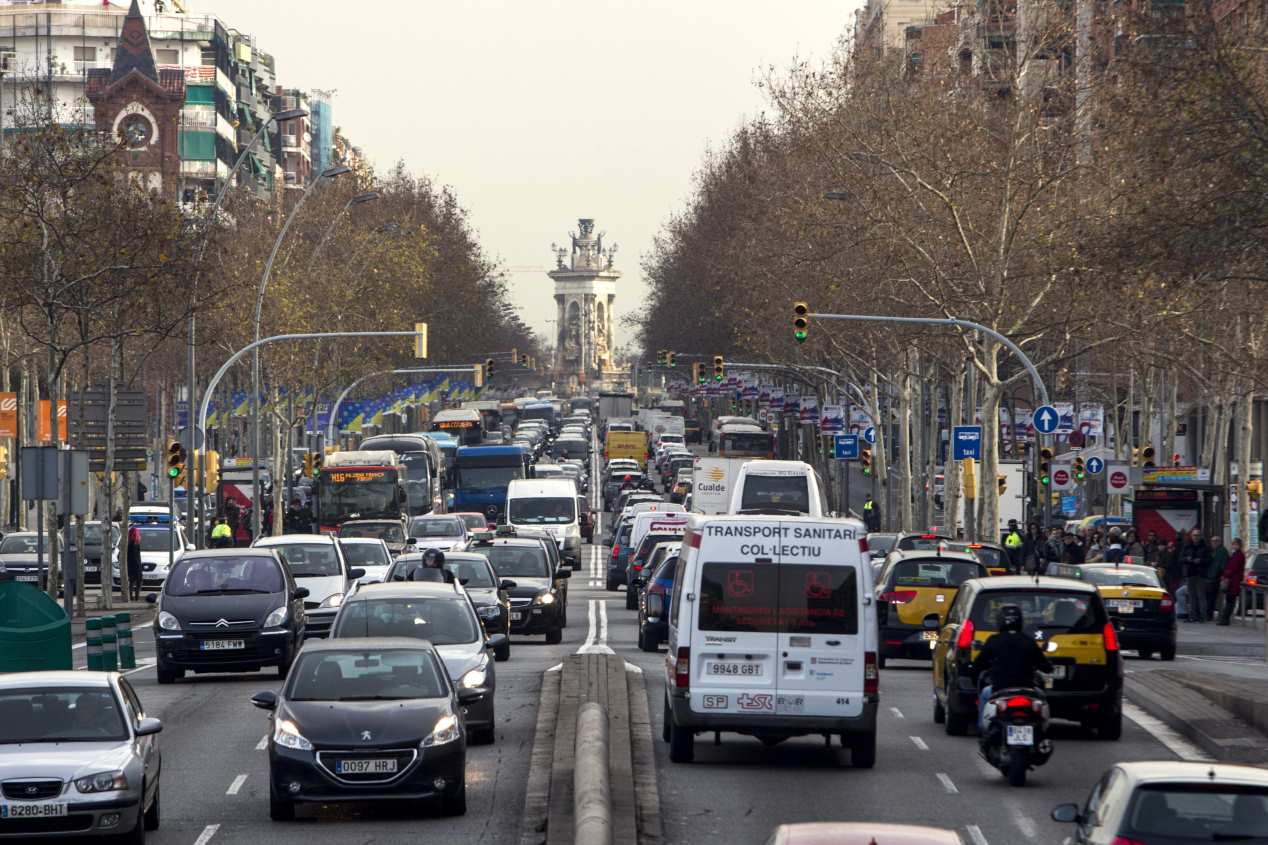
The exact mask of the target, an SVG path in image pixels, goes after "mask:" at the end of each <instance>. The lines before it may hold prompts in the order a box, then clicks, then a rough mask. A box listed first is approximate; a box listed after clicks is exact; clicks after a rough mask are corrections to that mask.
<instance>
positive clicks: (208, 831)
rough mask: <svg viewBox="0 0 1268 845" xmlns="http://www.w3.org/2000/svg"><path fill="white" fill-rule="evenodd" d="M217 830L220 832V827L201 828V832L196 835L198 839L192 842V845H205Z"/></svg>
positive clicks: (215, 825) (208, 826) (216, 825)
mask: <svg viewBox="0 0 1268 845" xmlns="http://www.w3.org/2000/svg"><path fill="white" fill-rule="evenodd" d="M217 830H220V825H218V824H209V825H207V826H206V827H204V828H203V832H202V833H200V834H198V838H197V839H195V840H194V845H207V843H208V842H210V841H211V837H213V836H215V835H216V831H217Z"/></svg>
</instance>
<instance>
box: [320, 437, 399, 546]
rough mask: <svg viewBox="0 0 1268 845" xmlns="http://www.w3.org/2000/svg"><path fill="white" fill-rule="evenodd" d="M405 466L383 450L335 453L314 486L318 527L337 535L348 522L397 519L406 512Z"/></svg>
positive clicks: (395, 455) (324, 465) (328, 459)
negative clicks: (350, 520)
mask: <svg viewBox="0 0 1268 845" xmlns="http://www.w3.org/2000/svg"><path fill="white" fill-rule="evenodd" d="M405 482H406V475H405V466H404V464H403V463H402V462H401V459H400V457H399V456H398V455H397V454H396V453H395V452H391V451H388V450H385V449H380V450H351V451H347V452H334V453H332V454H330V455H328V456H327V457H326V460H325V462H324V463H323V465H322V467H321V471H320V472H319V473H318V475H317V480H316V484H315V485H314V494H313V495H314V499H315V501H316V503H317V524H318V526H319V530H320V531H321V532H322V533H323V534H336V533H338V531H339V526H340V525H342V524H343V523H344V522H346V521H347V520H349V519H400V520H402V521H404V519H405V517H406V515H407V514H408V512H409V497H408V495H407V493H406V484H405Z"/></svg>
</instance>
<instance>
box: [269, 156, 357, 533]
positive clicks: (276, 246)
mask: <svg viewBox="0 0 1268 845" xmlns="http://www.w3.org/2000/svg"><path fill="white" fill-rule="evenodd" d="M351 172H352V168H350V167H344V166H343V165H339V166H337V167H329V168H326V169H325V170H323V171H322V172H321V174H320V175H319V176H318V177H317V178H316V179H314V180H313V181H312V182H310V183H309V184H308V186H307V187H306V188H304V193H302V194H300V197H299V201H298V202H296V203H295V207H294V208H292V209H291V213H290V214H288V215H287V216H286V222H284V223H283V224H282V230H281V231H280V232H278V233H277V239H276V240H275V241H273V250H272V251H271V252H270V253H269V260H268V261H267V262H265V264H264V273H263V274H262V275H261V276H260V285H259V287H258V288H257V289H256V292H255V320H254V323H253V328H254V337H253V340H255V341H256V342H258V341H259V340H260V317H261V315H262V313H263V311H264V292H265V291H266V290H267V289H268V286H269V277H270V276H271V275H272V273H273V262H274V261H275V260H277V254H278V252H279V251H280V250H281V248H282V241H284V240H285V239H286V233H287V231H289V230H290V228H291V223H293V222H294V221H295V218H296V217H297V216H298V215H299V210H300V209H301V208H303V207H304V203H305V202H306V201H307V200H308V197H309V195H310V194H312V192H313V191H314V190H316V188H317V186H318V185H320V184H321V183H322V180H323V179H333V178H335V177H336V176H342V175H343V174H345V173H351ZM262 498H263V496H262V495H261V492H260V349H259V347H258V346H257V347H255V348H253V349H252V350H251V500H252V507H251V536H252V537H259V536H260V518H261V516H260V511H261V507H260V506H261V499H262Z"/></svg>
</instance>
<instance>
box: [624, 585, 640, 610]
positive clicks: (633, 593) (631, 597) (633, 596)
mask: <svg viewBox="0 0 1268 845" xmlns="http://www.w3.org/2000/svg"><path fill="white" fill-rule="evenodd" d="M636 608H638V589H637V588H636V587H626V588H625V609H626V610H635V609H636Z"/></svg>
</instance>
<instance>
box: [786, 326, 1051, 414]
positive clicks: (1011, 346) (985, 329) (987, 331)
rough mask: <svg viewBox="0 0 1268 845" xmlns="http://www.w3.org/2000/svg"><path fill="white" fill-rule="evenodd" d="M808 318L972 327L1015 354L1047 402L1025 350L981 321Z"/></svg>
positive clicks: (1033, 365)
mask: <svg viewBox="0 0 1268 845" xmlns="http://www.w3.org/2000/svg"><path fill="white" fill-rule="evenodd" d="M810 318H811V319H812V320H850V321H853V322H859V323H913V324H916V325H922V326H954V327H955V328H959V329H972V330H973V331H976V332H981V333H982V334H984V335H988V336H990V337H993V338H994V339H995V340H998V341H999V342H1000V343H1002V344H1004V346H1006V347H1007V348H1008V350H1009V351H1010V352H1012V353H1013V354H1014V355H1016V356H1017V360H1019V361H1021V365H1022V366H1023V367H1025V368H1026V372H1027V373H1029V374H1030V380H1031V382H1032V383H1033V384H1034V386H1035V395H1036V396H1038V397H1039V401H1040V402H1041V403H1042V404H1044V405H1047V404H1048V388H1047V387H1045V386H1044V383H1043V379H1042V378H1040V377H1039V370H1038V369H1036V368H1035V364H1034V362H1033V361H1031V360H1030V358H1028V357H1027V356H1026V353H1025V352H1022V351H1021V347H1020V346H1018V345H1017V344H1015V343H1013V342H1012V341H1011V340H1009V339H1008V338H1007V337H1005V336H1004V335H1002V334H1000V333H999V332H997V331H995V330H994V329H992V328H990V327H989V326H984V325H982V324H981V323H974V322H973V321H972V320H961V319H959V318H957V317H891V316H888V315H885V314H811V315H810Z"/></svg>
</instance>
